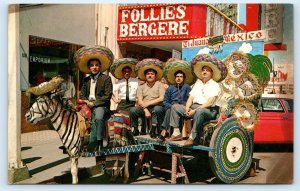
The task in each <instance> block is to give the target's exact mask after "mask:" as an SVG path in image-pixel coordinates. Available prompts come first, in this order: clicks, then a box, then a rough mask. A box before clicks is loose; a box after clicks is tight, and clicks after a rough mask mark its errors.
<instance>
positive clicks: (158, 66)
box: [129, 58, 165, 138]
mask: <svg viewBox="0 0 300 191" xmlns="http://www.w3.org/2000/svg"><path fill="white" fill-rule="evenodd" d="M135 71H136V72H137V75H138V77H139V78H140V80H142V81H146V83H144V84H143V85H140V86H139V87H138V89H137V106H136V107H133V108H131V109H130V114H129V117H130V123H131V127H132V128H133V129H134V131H133V133H134V135H138V134H139V130H138V119H139V118H141V119H142V129H141V131H142V132H141V133H142V134H145V133H146V122H145V117H146V118H151V123H152V128H151V130H150V136H151V137H152V138H154V137H155V136H156V135H155V131H156V128H158V129H159V128H160V125H161V124H162V122H163V120H164V108H163V107H162V106H161V103H162V102H163V99H164V94H165V88H164V86H163V84H162V83H161V82H159V80H160V79H161V78H162V76H163V63H162V62H161V61H160V60H158V59H154V58H148V59H144V60H142V61H140V62H138V63H137V64H136V66H135Z"/></svg>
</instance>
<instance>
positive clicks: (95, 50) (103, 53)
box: [74, 45, 114, 74]
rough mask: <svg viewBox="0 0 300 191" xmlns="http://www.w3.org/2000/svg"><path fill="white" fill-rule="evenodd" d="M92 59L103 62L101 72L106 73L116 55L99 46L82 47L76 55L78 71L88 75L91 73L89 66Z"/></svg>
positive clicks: (75, 60)
mask: <svg viewBox="0 0 300 191" xmlns="http://www.w3.org/2000/svg"><path fill="white" fill-rule="evenodd" d="M90 59H98V60H99V61H100V62H101V72H104V71H106V70H107V69H108V68H109V67H110V65H111V64H112V62H113V60H114V55H113V53H112V51H111V50H110V49H108V48H106V47H104V46H99V45H94V46H85V47H82V48H80V49H79V50H77V51H76V53H75V54H74V62H75V63H77V67H78V69H79V70H80V71H81V72H83V73H86V74H90V73H91V72H90V69H89V67H88V65H87V62H88V61H89V60H90Z"/></svg>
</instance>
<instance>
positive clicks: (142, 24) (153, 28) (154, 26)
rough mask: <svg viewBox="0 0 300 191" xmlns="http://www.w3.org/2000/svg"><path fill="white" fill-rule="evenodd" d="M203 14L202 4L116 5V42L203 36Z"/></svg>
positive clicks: (203, 6)
mask: <svg viewBox="0 0 300 191" xmlns="http://www.w3.org/2000/svg"><path fill="white" fill-rule="evenodd" d="M194 14H197V17H194V18H197V19H193V20H192V17H193V16H194ZM205 17H206V6H205V5H197V6H193V5H192V4H189V5H186V4H153V5H151V4H146V5H137V6H123V7H119V14H118V41H130V40H176V39H177V40H181V39H190V38H197V37H202V36H204V35H205ZM201 22H202V23H201ZM201 26H204V27H201Z"/></svg>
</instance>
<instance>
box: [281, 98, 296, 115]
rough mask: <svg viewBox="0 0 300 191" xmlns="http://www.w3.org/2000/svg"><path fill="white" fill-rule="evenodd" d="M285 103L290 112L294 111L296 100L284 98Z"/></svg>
mask: <svg viewBox="0 0 300 191" xmlns="http://www.w3.org/2000/svg"><path fill="white" fill-rule="evenodd" d="M283 103H284V105H285V107H286V109H287V110H288V112H294V101H293V100H291V99H284V100H283Z"/></svg>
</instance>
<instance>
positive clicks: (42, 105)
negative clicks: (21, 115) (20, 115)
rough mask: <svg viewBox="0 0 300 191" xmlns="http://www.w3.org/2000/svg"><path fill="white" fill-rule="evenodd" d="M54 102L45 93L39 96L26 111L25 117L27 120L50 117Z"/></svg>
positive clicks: (37, 120) (32, 120)
mask: <svg viewBox="0 0 300 191" xmlns="http://www.w3.org/2000/svg"><path fill="white" fill-rule="evenodd" d="M54 108H55V107H54V102H53V100H52V99H50V98H49V97H48V96H46V95H42V96H39V97H38V98H37V99H36V101H35V102H34V103H33V104H32V106H31V107H30V109H29V110H28V111H27V112H26V114H25V118H26V120H27V121H28V122H30V123H33V124H36V123H37V122H39V121H41V120H43V119H45V118H48V117H50V116H51V115H52V114H53V112H54Z"/></svg>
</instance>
